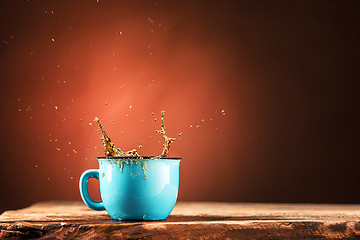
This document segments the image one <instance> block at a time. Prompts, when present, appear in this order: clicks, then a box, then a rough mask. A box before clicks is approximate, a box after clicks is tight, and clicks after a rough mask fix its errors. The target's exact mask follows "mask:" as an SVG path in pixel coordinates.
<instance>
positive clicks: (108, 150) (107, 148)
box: [94, 110, 176, 159]
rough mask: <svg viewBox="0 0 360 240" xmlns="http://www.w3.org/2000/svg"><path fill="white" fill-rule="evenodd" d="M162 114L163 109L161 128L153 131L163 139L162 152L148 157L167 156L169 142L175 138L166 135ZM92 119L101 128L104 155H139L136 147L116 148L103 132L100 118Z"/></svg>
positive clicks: (162, 115)
mask: <svg viewBox="0 0 360 240" xmlns="http://www.w3.org/2000/svg"><path fill="white" fill-rule="evenodd" d="M152 115H153V114H152ZM164 116H165V111H164V110H163V111H161V130H155V132H157V133H160V135H161V136H162V137H163V139H164V143H163V148H162V152H161V154H160V155H158V156H156V157H152V158H150V159H159V158H162V157H168V156H169V149H170V144H171V143H172V142H174V141H175V140H176V139H175V138H170V137H168V136H167V135H166V130H165V120H164ZM94 121H95V122H96V123H97V124H98V125H99V128H100V130H101V133H102V138H101V140H102V141H103V147H104V152H105V156H106V157H141V156H140V155H139V153H138V152H137V150H136V149H132V150H130V151H126V152H123V151H122V150H121V149H120V148H116V147H115V144H114V143H113V142H112V141H111V139H110V137H109V135H108V134H107V133H106V132H105V130H104V128H103V126H102V124H101V123H100V120H99V119H98V118H97V117H96V118H95V119H94Z"/></svg>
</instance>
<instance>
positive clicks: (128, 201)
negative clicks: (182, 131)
mask: <svg viewBox="0 0 360 240" xmlns="http://www.w3.org/2000/svg"><path fill="white" fill-rule="evenodd" d="M97 159H98V161H99V169H89V170H87V171H85V172H83V174H82V175H81V177H80V181H79V188H80V194H81V197H82V199H83V201H84V202H85V204H86V205H87V206H88V207H89V208H91V209H94V210H98V211H101V210H106V211H107V212H108V213H109V215H110V216H111V217H112V218H113V219H123V220H162V219H166V218H167V217H168V216H169V214H170V212H171V211H172V209H173V208H174V206H175V203H176V199H177V195H178V190H179V166H180V160H181V159H180V158H160V159H151V158H150V157H143V158H139V157H99V158H97ZM90 178H95V179H98V180H99V182H100V194H101V199H102V201H101V202H95V201H93V200H92V199H91V198H90V196H89V193H88V189H87V182H88V180H89V179H90Z"/></svg>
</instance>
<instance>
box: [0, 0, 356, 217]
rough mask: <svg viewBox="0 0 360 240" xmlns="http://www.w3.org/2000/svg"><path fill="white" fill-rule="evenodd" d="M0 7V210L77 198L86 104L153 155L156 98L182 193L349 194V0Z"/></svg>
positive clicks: (234, 197) (352, 100) (88, 148)
mask: <svg viewBox="0 0 360 240" xmlns="http://www.w3.org/2000/svg"><path fill="white" fill-rule="evenodd" d="M0 9H1V10H0V19H1V30H0V71H1V72H0V81H1V86H0V87H1V88H0V93H1V103H0V110H1V119H0V121H1V126H0V128H1V145H0V147H1V154H2V158H1V162H0V170H1V174H0V181H1V185H0V194H1V197H0V212H1V211H3V210H6V209H14V208H20V207H25V206H27V205H29V204H31V203H33V202H36V201H43V200H50V199H59V200H61V199H64V200H80V196H79V191H78V179H79V177H80V175H81V173H82V172H83V171H84V170H85V169H89V168H97V161H96V159H95V158H96V157H97V156H102V155H103V153H102V152H101V146H102V145H101V142H100V140H99V135H97V133H96V130H97V128H96V126H95V125H89V123H90V122H92V120H93V118H94V117H95V116H97V117H99V118H100V119H104V120H103V121H102V122H103V124H104V126H105V128H106V129H107V130H108V132H109V134H110V135H111V137H112V138H113V140H115V141H116V142H117V143H116V144H117V146H118V147H121V148H122V149H124V150H128V149H132V148H134V147H137V146H139V145H142V146H143V148H141V149H140V153H141V154H143V155H156V154H159V153H160V151H161V143H159V142H158V141H159V140H161V138H160V136H158V134H157V133H155V132H154V131H155V130H156V129H159V128H160V127H159V121H157V122H154V120H153V118H152V116H151V113H152V112H154V113H155V114H156V118H157V119H159V118H160V117H159V115H160V111H161V110H162V109H164V110H166V124H167V130H168V134H169V136H176V135H177V134H178V133H179V132H183V135H182V139H181V140H179V139H178V140H177V141H176V142H174V143H173V145H172V147H171V149H170V154H171V155H172V156H181V157H182V158H183V160H182V162H181V176H180V177H181V180H180V192H179V199H180V200H201V201H245V202H329V203H354V202H360V187H359V181H360V180H359V177H358V172H359V169H360V168H359V167H360V163H359V160H360V158H359V146H360V145H359V109H360V108H359V102H360V101H359V97H358V95H359V84H358V82H359V80H360V79H359V38H358V35H357V33H358V32H359V27H360V24H359V15H358V14H359V10H360V9H359V4H358V1H107V0H99V1H98V2H97V1H96V0H94V1H1V3H0ZM130 106H131V107H130ZM222 110H224V113H225V115H223V113H222ZM202 119H203V120H204V121H202ZM112 120H113V121H112ZM191 125H192V126H193V127H192V128H191V127H190V126H191ZM197 125H199V126H198V127H197ZM138 141H139V142H138ZM90 188H91V193H92V195H93V196H95V198H97V199H98V198H99V196H98V187H97V184H96V181H92V182H91V184H90Z"/></svg>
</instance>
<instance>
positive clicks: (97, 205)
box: [79, 169, 105, 211]
mask: <svg viewBox="0 0 360 240" xmlns="http://www.w3.org/2000/svg"><path fill="white" fill-rule="evenodd" d="M90 178H95V179H97V180H99V169H89V170H86V171H85V172H83V174H81V177H80V181H79V189H80V195H81V198H82V200H83V201H84V203H85V204H86V205H87V206H88V207H89V208H91V209H94V210H97V211H102V210H105V207H104V203H103V202H102V201H101V202H95V201H94V200H92V199H91V197H90V196H89V192H88V188H87V182H88V180H89V179H90Z"/></svg>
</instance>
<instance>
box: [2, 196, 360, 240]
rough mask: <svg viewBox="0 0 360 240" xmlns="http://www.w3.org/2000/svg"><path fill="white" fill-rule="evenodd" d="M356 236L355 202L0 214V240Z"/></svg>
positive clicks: (36, 209) (64, 207) (44, 207)
mask: <svg viewBox="0 0 360 240" xmlns="http://www.w3.org/2000/svg"><path fill="white" fill-rule="evenodd" d="M20 237H21V238H41V239H56V238H58V239H63V238H75V239H107V238H119V239H128V238H133V239H137V238H142V239H169V238H171V239H199V238H201V239H226V238H228V239H360V206H359V205H325V204H260V203H214V202H213V203H210V202H178V203H177V204H176V206H175V208H174V210H173V212H172V213H171V215H170V216H169V217H168V218H167V219H166V220H165V221H142V222H139V221H137V222H134V221H119V220H112V219H111V218H110V217H109V215H108V214H107V212H106V211H100V212H99V211H93V210H91V209H89V208H88V207H86V206H85V205H84V204H83V203H82V202H60V201H56V202H42V203H36V204H34V205H32V206H30V207H28V208H24V209H19V210H15V211H6V212H4V213H3V214H2V215H0V238H2V239H4V238H20Z"/></svg>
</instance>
